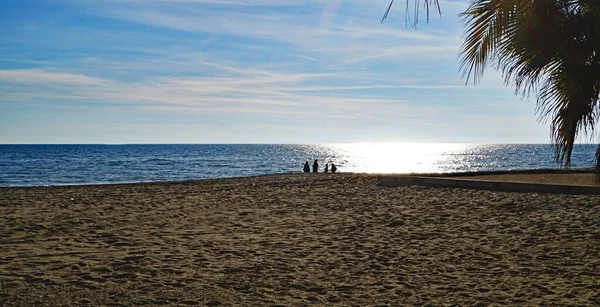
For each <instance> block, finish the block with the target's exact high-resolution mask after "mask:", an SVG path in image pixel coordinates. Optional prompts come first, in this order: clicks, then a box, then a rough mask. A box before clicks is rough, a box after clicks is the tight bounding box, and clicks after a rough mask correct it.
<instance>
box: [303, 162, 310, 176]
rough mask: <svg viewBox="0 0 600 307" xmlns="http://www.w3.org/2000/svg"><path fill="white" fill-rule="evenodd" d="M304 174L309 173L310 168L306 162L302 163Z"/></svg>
mask: <svg viewBox="0 0 600 307" xmlns="http://www.w3.org/2000/svg"><path fill="white" fill-rule="evenodd" d="M304 172H305V173H308V172H310V166H309V165H308V160H306V162H304Z"/></svg>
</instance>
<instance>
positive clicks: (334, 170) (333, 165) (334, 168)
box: [331, 163, 337, 173]
mask: <svg viewBox="0 0 600 307" xmlns="http://www.w3.org/2000/svg"><path fill="white" fill-rule="evenodd" d="M336 171H337V167H335V164H333V163H331V172H332V173H335V172H336Z"/></svg>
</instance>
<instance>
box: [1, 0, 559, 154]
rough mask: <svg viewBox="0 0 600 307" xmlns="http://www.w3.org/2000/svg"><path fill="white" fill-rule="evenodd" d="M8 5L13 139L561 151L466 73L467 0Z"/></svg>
mask: <svg viewBox="0 0 600 307" xmlns="http://www.w3.org/2000/svg"><path fill="white" fill-rule="evenodd" d="M388 4H389V1H388V0H360V1H359V0H355V1H350V0H86V1H81V0H53V1H36V0H6V1H2V2H0V143H2V144H28V143H29V144H47V143H48V144H71V143H77V144H90V143H91V144H132V143H145V144H149V143H173V144H174V143H177V144H179V143H302V144H307V143H347V142H361V143H364V142H366V143H549V142H550V141H551V139H550V130H549V124H548V123H544V122H540V121H539V120H538V117H537V115H536V113H535V101H534V99H529V100H528V99H525V100H522V99H521V98H520V97H519V96H515V95H514V89H513V88H511V87H506V86H505V85H504V83H503V82H502V76H501V74H500V73H499V72H496V71H494V70H493V69H487V70H486V72H485V74H484V77H483V81H482V82H481V83H479V84H477V85H474V84H473V83H472V82H471V83H468V84H465V79H464V78H463V77H462V75H461V73H460V72H459V63H460V58H459V51H460V47H461V44H462V36H463V33H464V26H463V24H462V22H461V19H460V17H459V16H458V14H459V13H460V12H462V11H464V10H465V9H466V8H467V6H468V0H452V1H450V0H440V6H441V11H442V16H441V17H440V16H439V15H437V13H435V14H433V13H432V14H431V16H430V20H429V23H427V22H426V20H425V14H424V13H423V11H421V14H420V17H419V23H418V25H417V26H416V27H413V26H412V25H411V20H409V21H408V22H407V18H409V19H412V18H413V11H412V8H411V11H410V12H408V13H407V12H406V11H405V9H406V8H405V2H404V1H400V0H397V1H396V3H395V4H394V6H393V7H392V10H391V12H390V14H389V16H388V18H387V19H386V21H385V22H384V23H383V24H381V18H382V17H383V14H384V13H385V10H386V9H387V6H388Z"/></svg>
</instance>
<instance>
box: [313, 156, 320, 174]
mask: <svg viewBox="0 0 600 307" xmlns="http://www.w3.org/2000/svg"><path fill="white" fill-rule="evenodd" d="M318 161H319V160H317V159H315V162H313V173H318V172H319V162H318Z"/></svg>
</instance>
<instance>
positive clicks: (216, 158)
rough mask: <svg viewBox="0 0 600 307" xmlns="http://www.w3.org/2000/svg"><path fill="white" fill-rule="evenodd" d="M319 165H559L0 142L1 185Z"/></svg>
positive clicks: (409, 149)
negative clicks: (9, 143)
mask: <svg viewBox="0 0 600 307" xmlns="http://www.w3.org/2000/svg"><path fill="white" fill-rule="evenodd" d="M596 148H597V145H594V144H589V145H587V144H578V145H576V146H575V148H574V151H573V154H572V164H571V167H573V168H588V167H593V166H594V157H595V152H596ZM315 159H317V160H318V163H319V165H320V170H321V171H322V170H323V168H324V166H325V164H329V165H331V164H332V163H334V164H335V165H336V167H337V169H338V172H356V173H430V172H436V173H452V172H464V171H482V170H515V169H537V168H559V167H561V165H560V164H558V163H557V162H556V161H555V159H554V147H553V146H552V145H550V144H424V143H416V144H407V143H386V144H382V143H352V144H319V145H303V144H297V145H294V144H178V145H176V144H174V145H164V144H161V145H158V144H153V145H114V144H111V145H0V186H3V187H10V186H54V185H89V184H114V183H134V182H164V181H180V180H197V179H211V178H228V177H245V176H254V175H263V174H278V173H290V172H291V173H297V172H301V171H302V167H303V165H304V163H305V161H308V162H309V164H310V165H311V166H312V164H313V162H314V160H315Z"/></svg>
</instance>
